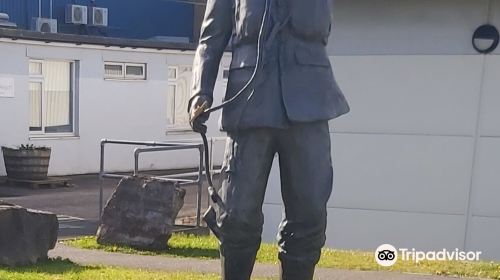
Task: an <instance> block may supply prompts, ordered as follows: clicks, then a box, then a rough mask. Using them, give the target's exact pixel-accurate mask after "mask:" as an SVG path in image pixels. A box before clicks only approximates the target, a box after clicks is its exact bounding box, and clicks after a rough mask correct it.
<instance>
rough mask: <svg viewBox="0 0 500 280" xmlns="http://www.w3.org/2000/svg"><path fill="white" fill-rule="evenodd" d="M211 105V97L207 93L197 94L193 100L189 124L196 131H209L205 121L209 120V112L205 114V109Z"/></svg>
mask: <svg viewBox="0 0 500 280" xmlns="http://www.w3.org/2000/svg"><path fill="white" fill-rule="evenodd" d="M209 107H210V99H209V98H208V97H207V96H205V95H199V96H195V97H194V98H193V100H192V101H191V107H190V108H189V124H190V125H191V128H192V129H193V131H194V132H198V133H206V132H207V126H206V125H205V122H206V121H207V120H208V117H209V114H205V113H204V111H205V110H206V109H208V108H209Z"/></svg>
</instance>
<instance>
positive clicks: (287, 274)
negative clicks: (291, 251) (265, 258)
mask: <svg viewBox="0 0 500 280" xmlns="http://www.w3.org/2000/svg"><path fill="white" fill-rule="evenodd" d="M314 267H315V265H314V264H311V263H309V262H306V261H290V260H284V259H281V266H280V279H281V280H312V279H313V276H314Z"/></svg>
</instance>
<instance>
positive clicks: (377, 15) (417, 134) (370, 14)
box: [0, 0, 500, 259]
mask: <svg viewBox="0 0 500 280" xmlns="http://www.w3.org/2000/svg"><path fill="white" fill-rule="evenodd" d="M334 15H335V26H334V32H333V36H332V42H331V44H330V50H331V52H330V53H331V55H332V61H333V66H334V72H335V75H336V77H337V80H338V82H339V84H340V86H341V88H342V89H343V90H344V92H345V94H346V97H347V98H348V100H349V102H350V105H351V108H352V111H351V113H350V114H349V115H346V116H344V117H341V118H339V119H338V120H335V121H332V123H331V127H332V141H333V158H334V168H335V183H334V193H333V195H332V198H331V201H330V208H329V228H328V240H327V244H328V246H330V247H335V248H349V249H365V250H373V249H375V248H376V247H377V246H378V245H380V244H383V243H390V244H392V245H394V246H396V247H405V248H416V249H419V250H440V249H442V248H447V249H455V248H459V249H463V250H467V251H468V250H473V251H482V252H483V254H482V257H483V258H487V259H500V242H499V241H498V237H499V236H500V203H499V202H498V201H499V198H500V183H499V182H500V113H499V112H500V111H499V110H498V108H500V78H499V77H500V56H499V54H500V48H499V49H497V50H495V51H494V52H493V53H492V54H488V55H482V54H479V53H478V52H476V51H475V50H474V48H473V46H472V44H471V41H472V34H473V33H474V31H475V30H476V28H478V27H479V26H480V25H482V24H485V23H490V24H492V25H495V26H496V27H497V28H500V0H336V1H335V12H334ZM3 37H5V36H3ZM192 56H193V52H192V51H178V50H177V51H176V50H155V49H145V48H138V49H131V48H118V47H105V46H96V45H87V44H82V45H75V44H72V43H61V42H49V43H46V42H43V41H34V40H23V39H17V40H15V41H13V40H11V39H9V38H2V39H0V93H3V94H4V95H13V97H0V112H1V116H2V117H1V118H0V131H1V132H0V133H1V135H0V144H1V145H18V144H22V143H25V142H30V143H34V144H37V145H49V146H51V147H52V148H53V157H52V162H51V168H50V172H51V174H71V173H89V172H96V171H97V169H98V158H99V152H98V149H99V140H100V139H101V138H119V139H134V140H167V139H179V138H182V139H186V138H192V139H197V137H198V136H197V135H195V134H192V133H189V132H185V131H186V130H185V128H186V123H185V119H183V118H182V117H180V114H178V113H176V112H181V111H184V110H185V107H186V104H185V102H186V96H187V94H188V91H189V90H188V86H189V85H188V83H189V77H188V76H189V66H190V64H191V61H192ZM229 58H230V57H229V54H227V55H226V56H225V57H224V59H223V60H224V61H223V63H222V64H223V66H225V65H228V63H229ZM56 61H57V63H56ZM61 61H63V62H61ZM116 63H118V64H116ZM127 65H129V66H130V68H129V70H130V73H129V74H131V76H126V75H125V76H122V72H121V71H123V69H128V68H127ZM40 66H41V67H43V69H45V72H44V74H42V75H39V71H38V70H39V67H40ZM223 68H224V67H222V68H221V70H220V72H221V73H219V74H221V75H219V77H222V69H223ZM120 69H121V70H120ZM172 69H177V77H176V79H174V78H175V77H174V75H173V74H172V73H173V72H172ZM56 71H57V73H59V74H58V77H59V76H62V74H64V76H66V77H68V79H67V80H57V81H54V80H53V79H52V78H51V77H52V73H55V72H56ZM141 71H142V72H141ZM185 71H187V72H185ZM125 72H126V73H125V74H127V73H128V72H127V71H125ZM143 73H145V74H146V78H145V79H143V78H142V74H143ZM169 73H170V74H169ZM107 75H108V76H107ZM109 75H111V76H109ZM169 77H170V79H169ZM40 83H42V84H41V85H40ZM40 86H41V87H42V88H43V89H44V92H46V93H45V94H47V95H48V96H50V91H52V90H58V91H63V92H68V94H69V95H66V96H67V97H65V98H66V99H61V100H58V101H57V102H56V101H54V102H55V103H54V104H55V105H54V104H52V103H51V104H47V103H50V102H45V103H43V102H42V103H37V102H38V101H36V99H35V98H34V97H33V96H35V95H36V94H37V93H39V92H40V90H39V89H40ZM174 86H176V96H175V98H173V97H172V91H173V87H174ZM223 90H224V80H223V78H219V80H218V83H217V86H216V96H217V97H216V100H220V99H221V98H222V94H223ZM169 92H170V93H169ZM30 96H32V97H31V103H30ZM48 98H49V97H48ZM49 99H50V98H49ZM70 100H71V101H72V103H71V106H70V107H68V106H67V105H65V106H66V107H64V106H62V105H61V107H58V106H59V103H58V102H61V104H63V103H64V104H68V102H69V101H70ZM30 104H31V105H30ZM34 104H38V105H37V106H35V105H34ZM40 104H42V105H40ZM30 106H31V107H30ZM50 106H56V107H57V108H59V109H58V111H57V114H56V113H55V112H54V113H53V114H52V115H51V114H45V115H42V116H45V118H43V117H42V118H41V119H37V118H35V117H34V113H33V112H38V111H36V110H38V109H37V108H40V110H45V112H48V111H50V110H52V109H50V108H54V107H50ZM51 112H52V111H51ZM70 115H71V116H73V117H72V118H70V117H69V116H70ZM69 120H70V123H71V125H70V126H69V129H68V126H63V125H64V124H67V123H68V121H69ZM40 124H41V126H42V131H43V128H44V127H45V132H46V133H40ZM30 126H31V127H32V129H31V131H30ZM54 126H55V127H56V128H54V129H56V130H57V129H62V130H60V131H59V132H58V133H52V132H50V130H52V128H51V127H54ZM209 126H210V129H211V130H210V134H211V136H220V134H219V133H218V132H217V116H212V118H211V120H210V124H209ZM35 127H38V128H35ZM112 152H113V155H112V156H111V157H110V161H108V162H107V165H108V166H109V168H111V169H112V170H127V169H131V168H132V159H131V158H129V157H130V153H123V152H121V150H120V151H119V150H113V151H112ZM144 162H148V163H151V165H147V166H143V167H144V168H171V167H189V166H192V165H193V164H195V163H196V155H195V154H193V156H176V157H175V160H172V158H171V157H166V156H159V157H158V156H157V157H149V158H148V160H144ZM153 163H154V165H152V164H153ZM0 174H4V169H3V166H1V165H0ZM278 178H279V174H278V171H277V169H276V168H275V169H274V171H273V172H272V176H271V178H270V184H269V186H268V195H267V197H266V204H265V206H264V212H265V216H266V224H265V229H264V238H265V239H266V240H274V236H275V233H276V228H277V225H278V223H279V221H280V219H281V199H280V196H279V187H278V185H279V179H278Z"/></svg>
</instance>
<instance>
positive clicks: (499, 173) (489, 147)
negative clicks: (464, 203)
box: [471, 137, 500, 217]
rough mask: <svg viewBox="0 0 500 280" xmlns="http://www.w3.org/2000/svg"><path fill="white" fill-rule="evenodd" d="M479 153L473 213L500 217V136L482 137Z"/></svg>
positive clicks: (475, 174) (472, 205) (475, 175)
mask: <svg viewBox="0 0 500 280" xmlns="http://www.w3.org/2000/svg"><path fill="white" fill-rule="evenodd" d="M477 153H478V156H477V162H476V165H475V171H474V185H473V192H472V197H471V199H472V201H471V211H472V215H484V216H496V217H500V138H489V137H483V138H481V139H480V141H479V143H478V150H477Z"/></svg>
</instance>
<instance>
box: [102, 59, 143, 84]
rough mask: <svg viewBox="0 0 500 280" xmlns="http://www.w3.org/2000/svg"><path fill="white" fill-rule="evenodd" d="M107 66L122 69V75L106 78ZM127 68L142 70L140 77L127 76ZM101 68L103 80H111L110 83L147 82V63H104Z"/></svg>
mask: <svg viewBox="0 0 500 280" xmlns="http://www.w3.org/2000/svg"><path fill="white" fill-rule="evenodd" d="M107 65H113V66H116V65H118V66H121V67H122V74H121V75H109V76H108V75H107V74H106V66H107ZM129 66H132V67H141V68H142V75H130V74H127V67H129ZM103 68H104V80H111V81H146V80H147V69H148V67H147V63H137V62H117V61H104V64H103Z"/></svg>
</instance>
